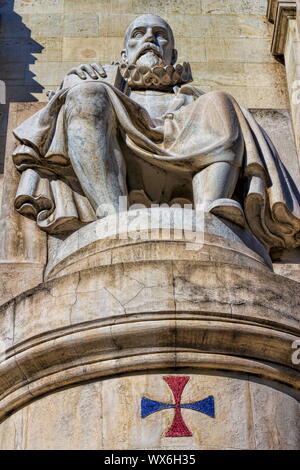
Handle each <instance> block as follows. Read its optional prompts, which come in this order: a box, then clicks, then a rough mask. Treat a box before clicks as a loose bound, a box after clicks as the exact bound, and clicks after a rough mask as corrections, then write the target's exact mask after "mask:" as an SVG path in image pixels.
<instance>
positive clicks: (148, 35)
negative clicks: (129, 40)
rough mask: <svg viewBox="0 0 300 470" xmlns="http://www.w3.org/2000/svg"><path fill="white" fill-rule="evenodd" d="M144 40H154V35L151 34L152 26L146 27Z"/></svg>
mask: <svg viewBox="0 0 300 470" xmlns="http://www.w3.org/2000/svg"><path fill="white" fill-rule="evenodd" d="M145 41H147V42H154V41H155V36H154V34H153V31H152V28H148V29H147V32H146V37H145Z"/></svg>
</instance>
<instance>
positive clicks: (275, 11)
mask: <svg viewBox="0 0 300 470" xmlns="http://www.w3.org/2000/svg"><path fill="white" fill-rule="evenodd" d="M296 3H297V2H296V1H293V2H291V1H288V0H268V9H267V19H268V20H269V21H270V22H271V23H274V31H273V39H272V46H271V52H272V54H273V55H275V56H282V55H283V54H284V47H285V42H286V37H287V30H288V22H289V20H294V19H296Z"/></svg>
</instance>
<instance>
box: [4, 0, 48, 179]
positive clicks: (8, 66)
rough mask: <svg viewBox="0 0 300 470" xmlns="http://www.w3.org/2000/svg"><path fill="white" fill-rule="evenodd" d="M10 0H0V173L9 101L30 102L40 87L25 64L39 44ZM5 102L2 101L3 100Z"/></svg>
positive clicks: (37, 49) (38, 47)
mask: <svg viewBox="0 0 300 470" xmlns="http://www.w3.org/2000/svg"><path fill="white" fill-rule="evenodd" d="M14 3H15V2H14V0H0V80H1V81H2V82H4V83H5V95H6V96H5V101H4V100H3V97H0V98H2V99H1V100H0V103H2V104H0V173H3V166H4V155H5V141H6V132H7V123H8V109H9V104H10V103H14V102H32V101H37V99H36V98H35V97H34V96H32V93H41V92H42V91H43V87H42V86H41V85H40V84H39V83H38V82H36V81H35V80H34V74H33V73H32V72H30V70H29V65H30V64H34V63H35V61H36V58H35V57H34V56H33V55H32V54H33V53H39V52H41V51H42V49H43V47H42V46H41V45H40V44H39V43H37V42H36V41H34V40H33V39H31V30H30V29H29V28H27V26H26V25H25V24H24V23H23V21H22V17H21V16H20V15H18V14H17V13H15V12H14ZM3 103H5V104H3Z"/></svg>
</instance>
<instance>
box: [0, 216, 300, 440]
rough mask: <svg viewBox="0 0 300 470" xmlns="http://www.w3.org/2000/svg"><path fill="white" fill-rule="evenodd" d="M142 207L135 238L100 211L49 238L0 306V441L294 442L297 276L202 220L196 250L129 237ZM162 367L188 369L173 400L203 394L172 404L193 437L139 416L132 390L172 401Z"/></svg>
mask: <svg viewBox="0 0 300 470" xmlns="http://www.w3.org/2000/svg"><path fill="white" fill-rule="evenodd" d="M146 214H147V212H146V213H143V214H136V218H135V221H137V220H138V221H139V222H140V228H141V230H139V229H138V228H137V226H136V239H135V240H133V239H113V238H112V237H111V236H110V237H105V236H104V228H103V224H104V222H105V221H104V220H103V221H100V222H96V223H95V226H94V229H95V231H93V230H91V229H92V228H93V227H90V232H89V235H87V233H88V232H85V230H86V229H87V227H86V228H84V229H81V230H80V231H79V232H77V235H76V234H74V236H73V235H72V237H74V238H73V240H77V242H76V243H77V245H76V243H75V241H74V244H73V243H71V238H69V239H68V240H65V241H64V242H61V245H60V246H57V247H56V251H55V250H54V247H53V246H52V253H51V255H50V260H49V264H48V274H47V275H48V279H49V280H48V281H47V282H45V283H44V284H41V285H40V286H39V287H38V288H36V289H35V290H32V291H28V292H27V293H25V294H22V295H20V296H19V297H17V298H15V299H14V300H13V301H12V302H10V303H7V304H5V306H3V307H2V310H1V315H0V329H1V331H2V332H3V334H2V343H1V352H2V354H1V364H0V393H1V395H0V416H1V419H2V423H1V424H0V447H1V448H3V449H4V448H26V449H30V448H52V449H54V448H65V449H67V448H73V449H85V448H92V449H105V448H106V449H108V448H109V449H125V448H128V449H134V448H137V449H138V448H152V449H153V448H155V449H159V448H162V449H169V448H170V449H172V448H174V449H180V448H182V449H187V448H190V449H194V448H195V449H196V448H199V449H200V448H216V449H222V448H238V449H244V448H264V449H271V448H276V449H277V448H282V449H296V448H298V447H299V418H298V417H299V404H298V403H297V398H298V399H299V387H300V373H299V365H297V364H295V363H293V362H292V355H293V353H295V350H293V349H292V344H293V342H294V341H295V340H297V339H299V336H300V334H299V305H300V294H299V284H298V283H297V282H295V281H292V280H288V279H285V278H283V277H281V276H278V275H276V274H274V273H273V272H272V270H271V269H270V267H269V266H268V258H267V256H266V255H265V254H264V253H263V250H262V247H260V249H261V252H260V254H257V253H256V252H255V251H254V250H253V249H250V248H249V247H247V246H246V245H245V244H244V243H245V240H244V242H242V238H243V237H244V236H245V232H243V231H240V232H236V233H234V230H233V228H232V227H230V226H228V225H227V223H226V224H225V223H224V222H223V221H221V220H218V219H217V218H215V217H213V216H207V217H206V224H205V232H204V233H205V236H204V244H203V247H202V249H200V250H196V249H195V248H196V244H195V243H191V238H188V237H187V234H186V235H185V237H186V238H185V237H184V238H182V239H181V240H178V239H177V240H176V239H171V240H167V239H166V237H165V239H159V237H158V236H157V235H156V239H154V240H150V241H149V240H142V235H143V236H144V234H145V230H144V229H145V226H143V223H142V222H143V220H144V222H145V220H146V219H145V218H144V217H145V216H146ZM131 216H132V217H133V214H131V215H130V214H127V215H124V216H123V217H127V218H128V217H131ZM123 221H124V219H123ZM176 221H177V222H178V218H177V219H176V217H175V219H173V222H172V221H171V224H170V223H168V222H167V221H166V219H164V223H165V227H164V228H165V229H167V228H168V226H169V229H171V233H172V234H173V235H175V234H176V230H178V223H177V222H176ZM131 222H132V221H131ZM97 224H99V225H100V226H101V227H102V229H103V230H102V231H101V230H100V228H99V227H98V228H97ZM144 225H145V224H144ZM123 228H124V226H123ZM131 228H132V229H133V222H132V224H131ZM221 229H222V230H221ZM154 230H155V229H153V231H154ZM122 233H124V230H123V232H122ZM128 233H131V235H133V230H131V231H130V230H129V231H128ZM151 233H152V235H154V234H153V232H152V231H150V235H151ZM106 234H108V232H106ZM84 235H86V236H84ZM110 235H112V234H110ZM177 235H178V233H177ZM76 237H77V238H76ZM153 238H155V237H153ZM199 240H200V239H199ZM199 240H198V241H197V243H198V244H199ZM250 242H251V243H254V242H255V240H254V239H251V240H248V244H249V243H250ZM251 246H252V248H253V247H256V248H257V250H258V249H259V247H258V246H257V245H255V243H254V245H251ZM187 248H188V249H187ZM191 248H193V249H191ZM67 249H68V251H67ZM50 278H51V280H50ZM294 357H295V355H294ZM169 376H171V377H173V378H174V379H172V381H173V382H172V383H173V385H174V384H175V385H176V383H179V382H180V380H183V379H180V380H179V379H177V377H189V379H188V382H187V383H186V386H185V387H184V390H182V396H181V402H180V403H181V405H184V404H188V403H195V402H198V401H201V400H204V399H206V398H209V397H212V398H209V400H210V401H209V403H210V404H211V403H212V402H211V400H212V399H213V400H214V413H213V412H212V408H211V407H210V408H209V409H206V411H207V413H206V412H203V409H202V411H201V410H200V411H199V409H198V410H197V409H196V410H195V409H194V408H191V407H190V408H187V407H184V406H183V407H182V408H180V409H181V414H182V418H183V420H184V423H185V425H186V426H187V428H188V429H189V431H190V433H191V434H192V435H191V434H189V435H187V434H185V435H180V436H179V435H178V433H180V432H181V433H182V432H183V431H182V427H180V426H178V423H177V424H176V423H175V424H176V426H177V427H176V426H175V430H176V429H177V431H176V432H177V434H176V432H175V431H174V428H173V431H172V432H173V433H174V432H175V434H176V435H175V436H173V437H172V436H170V435H168V436H166V433H167V432H168V433H169V431H168V430H170V427H171V424H172V420H173V417H174V409H171V408H170V407H165V408H160V409H161V411H159V410H158V411H156V412H154V413H150V414H148V415H147V400H146V401H142V399H143V397H144V398H145V399H148V400H153V401H155V402H159V403H163V404H169V405H170V404H171V405H172V404H173V405H174V403H175V402H174V395H173V394H172V390H171V388H170V386H168V384H167V382H166V380H165V379H164V377H169ZM184 380H186V379H184ZM176 381H177V382H176ZM178 381H179V382H178ZM175 385H174V386H175ZM50 392H51V393H50ZM160 406H163V405H160ZM195 406H196V405H195ZM197 406H198V407H199V406H200V405H199V404H198V405H197ZM148 411H149V409H148ZM12 412H14V413H13V414H12V415H11V413H12ZM275 430H276V431H275ZM169 434H170V433H169ZM171 434H172V433H171ZM14 436H15V437H14Z"/></svg>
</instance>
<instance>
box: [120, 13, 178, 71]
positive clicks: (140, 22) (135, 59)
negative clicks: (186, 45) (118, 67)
mask: <svg viewBox="0 0 300 470" xmlns="http://www.w3.org/2000/svg"><path fill="white" fill-rule="evenodd" d="M176 58H177V54H176V50H175V49H174V39H173V34H172V30H171V28H170V26H169V25H168V24H167V23H166V22H165V21H164V20H163V19H162V18H160V17H159V16H155V15H142V16H140V17H138V18H136V19H135V20H134V21H133V23H131V25H130V26H129V27H128V29H127V31H126V35H125V49H124V50H123V51H122V61H123V62H125V63H127V64H137V65H146V66H148V67H154V66H155V65H170V64H174V63H175V62H176Z"/></svg>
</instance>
